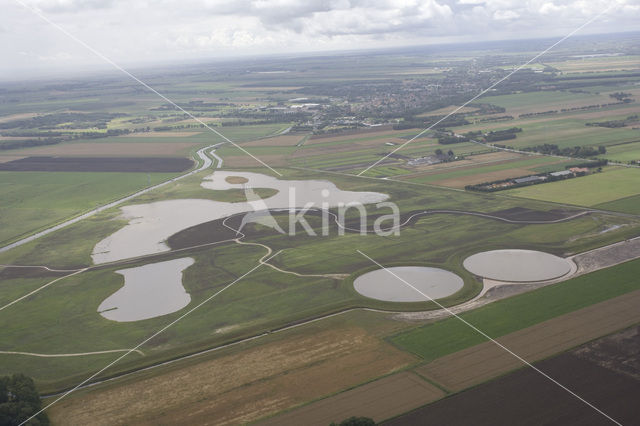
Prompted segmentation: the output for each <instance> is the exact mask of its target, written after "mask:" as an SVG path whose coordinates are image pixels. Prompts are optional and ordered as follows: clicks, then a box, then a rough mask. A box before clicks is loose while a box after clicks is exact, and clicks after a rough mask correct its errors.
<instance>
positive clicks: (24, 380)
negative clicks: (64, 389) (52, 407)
mask: <svg viewBox="0 0 640 426" xmlns="http://www.w3.org/2000/svg"><path fill="white" fill-rule="evenodd" d="M41 408H42V403H41V401H40V395H38V391H37V390H36V387H35V384H34V383H33V379H31V378H30V377H27V376H25V375H24V374H14V375H12V376H5V377H0V425H6V426H14V425H15V426H17V425H19V424H22V423H23V422H24V421H26V420H27V419H28V418H29V417H31V416H33V415H34V414H35V413H37V412H38V411H40V409H41ZM48 424H49V418H48V417H47V415H46V413H44V412H43V413H40V414H38V415H37V416H36V417H34V418H33V419H31V421H30V422H29V425H30V426H38V425H48Z"/></svg>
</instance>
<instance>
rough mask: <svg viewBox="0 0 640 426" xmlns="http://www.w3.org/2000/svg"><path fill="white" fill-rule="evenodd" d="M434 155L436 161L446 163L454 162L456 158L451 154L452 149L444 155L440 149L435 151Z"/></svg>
mask: <svg viewBox="0 0 640 426" xmlns="http://www.w3.org/2000/svg"><path fill="white" fill-rule="evenodd" d="M434 154H436V156H437V157H438V159H440V160H442V161H444V162H447V161H452V160H455V158H456V154H455V153H454V152H453V150H452V149H450V150H449V151H447V152H446V153H445V152H444V151H443V150H441V149H440V148H438V149H436V150H435V152H434Z"/></svg>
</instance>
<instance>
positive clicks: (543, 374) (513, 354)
mask: <svg viewBox="0 0 640 426" xmlns="http://www.w3.org/2000/svg"><path fill="white" fill-rule="evenodd" d="M357 252H358V253H360V254H361V255H362V256H364V257H365V258H367V259H369V260H370V261H371V262H373V263H374V264H376V265H377V266H379V267H380V268H382V269H384V270H385V271H387V272H389V273H390V274H391V275H393V276H394V277H395V278H396V279H398V280H400V281H402V282H403V283H404V284H406V285H407V286H408V287H410V288H412V289H413V290H415V291H416V292H418V293H420V294H421V295H422V296H424V297H425V299H427V300H429V301H431V302H433V303H435V304H436V305H438V306H439V307H440V308H441V309H444V310H445V311H447V312H448V313H449V314H450V315H452V316H454V317H455V318H457V319H458V320H460V321H462V322H463V323H464V324H465V325H466V326H468V327H470V328H471V329H472V330H474V331H475V332H477V333H479V334H481V335H482V336H483V337H485V338H486V339H488V340H490V341H491V342H492V343H494V344H495V345H497V346H498V347H500V348H501V349H503V350H504V351H506V352H508V353H509V354H511V355H512V356H513V357H515V358H517V359H518V360H519V361H520V362H522V363H523V364H525V365H527V366H528V367H531V368H532V369H534V370H535V371H537V372H538V373H540V374H541V375H542V376H544V377H545V378H547V379H548V380H550V381H551V382H553V383H555V384H556V385H558V386H559V387H561V388H562V389H564V390H565V391H567V392H569V393H570V394H571V395H573V396H574V397H576V398H577V399H579V400H580V401H582V402H583V403H584V404H586V405H588V406H589V407H591V408H592V409H594V410H595V411H597V412H598V413H600V414H601V415H602V416H604V417H606V418H607V419H608V420H610V421H611V422H613V423H615V424H617V425H619V426H622V424H621V423H619V422H618V421H616V420H615V419H613V418H612V417H611V416H609V415H608V414H607V413H605V412H604V411H602V410H600V409H599V408H598V407H596V406H595V405H593V404H592V403H590V402H589V401H587V400H585V399H584V398H582V397H581V396H580V395H578V394H576V393H575V392H573V391H572V390H571V389H569V388H567V387H566V386H564V385H563V384H562V383H560V382H558V381H557V380H555V379H554V378H553V377H551V376H549V375H548V374H546V373H545V372H544V371H542V370H540V369H538V368H537V367H535V366H534V365H532V364H531V363H530V362H528V361H527V360H525V359H524V358H522V357H520V356H519V355H518V354H516V353H514V352H513V351H511V350H510V349H509V348H507V347H506V346H504V345H503V344H502V343H500V342H498V341H497V340H495V339H493V338H492V337H490V336H489V335H487V334H486V333H484V332H483V331H482V330H480V329H478V328H477V327H475V326H474V325H473V324H471V323H469V322H468V321H467V320H465V319H464V318H462V317H460V316H459V315H458V314H456V313H455V312H453V311H451V310H450V309H448V308H447V307H445V306H443V305H442V304H440V303H439V302H438V301H437V300H434V299H432V298H431V297H430V296H429V295H427V294H425V293H424V292H422V291H420V290H419V289H418V288H416V287H415V286H413V285H412V284H411V283H409V282H407V281H406V280H404V279H402V278H401V277H399V276H398V275H397V274H395V273H394V272H393V271H391V270H389V269H387V268H386V267H384V266H383V265H382V264H380V263H378V262H377V261H376V260H374V259H372V258H371V257H369V256H368V255H366V254H365V253H363V252H362V251H360V250H357Z"/></svg>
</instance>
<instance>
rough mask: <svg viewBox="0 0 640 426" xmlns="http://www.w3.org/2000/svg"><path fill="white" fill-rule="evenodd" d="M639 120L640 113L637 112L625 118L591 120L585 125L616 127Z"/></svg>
mask: <svg viewBox="0 0 640 426" xmlns="http://www.w3.org/2000/svg"><path fill="white" fill-rule="evenodd" d="M637 120H638V114H635V115H630V116H628V117H627V118H625V119H624V120H608V121H599V122H591V123H585V126H597V127H608V128H611V129H615V128H616V127H624V126H626V125H628V124H630V123H632V122H634V121H637Z"/></svg>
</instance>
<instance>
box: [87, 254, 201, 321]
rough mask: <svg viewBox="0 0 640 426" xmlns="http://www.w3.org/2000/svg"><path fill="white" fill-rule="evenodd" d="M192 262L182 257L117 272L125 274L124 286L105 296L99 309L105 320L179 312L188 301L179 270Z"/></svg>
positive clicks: (149, 316)
mask: <svg viewBox="0 0 640 426" xmlns="http://www.w3.org/2000/svg"><path fill="white" fill-rule="evenodd" d="M193 262H194V261H193V259H192V258H190V257H183V258H182V259H174V260H169V261H166V262H158V263H151V264H149V265H144V266H140V267H137V268H130V269H121V270H119V271H116V272H117V273H118V274H121V275H123V276H124V287H122V288H121V289H120V290H118V291H116V292H115V293H113V294H112V295H111V296H109V297H107V298H106V299H104V301H103V302H102V303H101V304H100V306H99V307H98V312H100V315H102V316H103V317H105V318H107V319H110V320H113V321H119V322H125V321H140V320H143V319H148V318H154V317H159V316H161V315H166V314H170V313H172V312H176V311H179V310H180V309H182V308H184V307H185V306H187V305H188V304H189V302H191V296H189V293H187V292H186V291H185V289H184V287H183V286H182V271H184V270H185V269H187V268H188V267H189V266H191V265H193Z"/></svg>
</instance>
